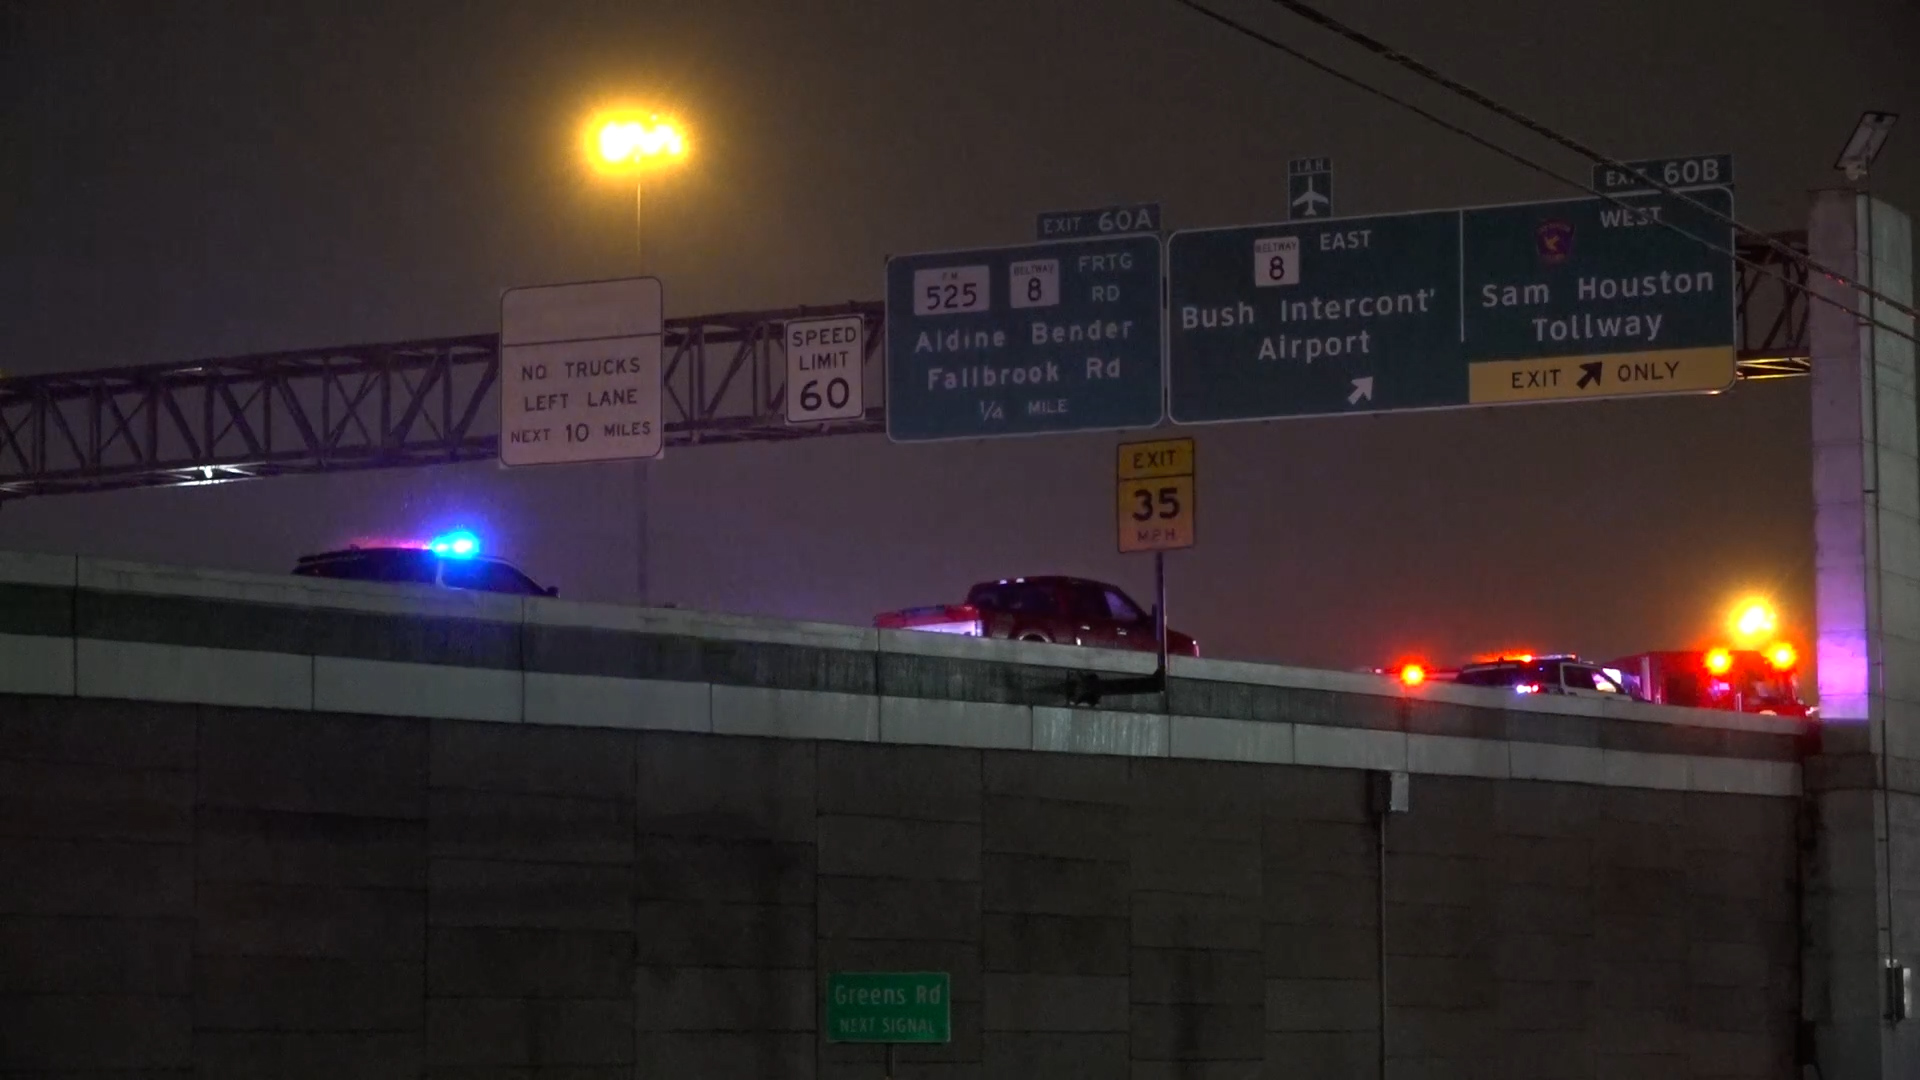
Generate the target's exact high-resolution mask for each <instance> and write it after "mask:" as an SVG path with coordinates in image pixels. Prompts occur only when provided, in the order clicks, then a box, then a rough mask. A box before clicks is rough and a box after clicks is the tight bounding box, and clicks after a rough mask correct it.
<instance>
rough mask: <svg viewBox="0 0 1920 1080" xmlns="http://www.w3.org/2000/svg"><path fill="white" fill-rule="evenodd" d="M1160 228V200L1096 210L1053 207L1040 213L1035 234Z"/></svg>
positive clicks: (1044, 236) (1063, 237) (1061, 237)
mask: <svg viewBox="0 0 1920 1080" xmlns="http://www.w3.org/2000/svg"><path fill="white" fill-rule="evenodd" d="M1159 231H1160V204H1159V203H1134V204H1131V205H1128V206H1103V207H1101V208H1099V209H1097V210H1053V211H1049V212H1047V213H1044V214H1041V215H1039V216H1037V217H1036V218H1035V219H1034V222H1033V235H1034V237H1035V238H1036V239H1040V240H1066V239H1069V238H1072V237H1076V236H1113V235H1116V234H1119V233H1152V232H1159Z"/></svg>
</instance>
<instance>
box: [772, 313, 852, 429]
mask: <svg viewBox="0 0 1920 1080" xmlns="http://www.w3.org/2000/svg"><path fill="white" fill-rule="evenodd" d="M866 355H867V323H866V320H865V319H863V318H861V317H860V316H858V315H844V316H841V317H839V318H833V319H798V320H795V321H793V322H790V323H788V324H787V423H789V424H813V423H819V422H820V421H822V420H857V419H859V418H860V417H861V416H863V415H865V414H866V411H867V405H866V402H865V401H864V400H863V399H862V395H861V393H860V391H861V372H862V370H863V369H862V366H861V361H862V360H863V359H864V358H865V357H866Z"/></svg>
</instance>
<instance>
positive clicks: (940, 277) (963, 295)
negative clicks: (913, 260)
mask: <svg viewBox="0 0 1920 1080" xmlns="http://www.w3.org/2000/svg"><path fill="white" fill-rule="evenodd" d="M991 273H992V272H991V271H990V270H989V269H988V268H987V267H985V266H942V267H936V268H934V269H932V270H915V271H914V272H913V313H914V314H915V315H961V314H967V313H970V312H976V311H986V310H988V309H989V308H991V307H992V306H993V298H992V295H991V293H992V290H991V288H990V286H991V284H992V281H991Z"/></svg>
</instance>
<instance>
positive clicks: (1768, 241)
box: [1269, 0, 1920, 318]
mask: <svg viewBox="0 0 1920 1080" xmlns="http://www.w3.org/2000/svg"><path fill="white" fill-rule="evenodd" d="M1269 2H1270V3H1274V4H1278V5H1279V6H1281V7H1283V8H1286V9H1287V10H1288V11H1290V12H1292V13H1293V14H1295V15H1297V16H1299V17H1300V18H1302V19H1305V20H1307V21H1308V22H1310V23H1313V24H1314V25H1315V26H1318V27H1320V28H1321V29H1323V30H1327V31H1329V32H1331V33H1334V34H1337V35H1339V36H1340V37H1343V38H1345V39H1346V40H1348V41H1350V42H1352V43H1353V44H1355V45H1358V46H1360V47H1361V48H1363V49H1365V50H1367V51H1368V52H1370V53H1373V54H1374V55H1375V56H1378V57H1380V58H1381V59H1383V60H1386V61H1387V62H1389V63H1392V64H1396V65H1398V66H1400V67H1403V68H1405V69H1406V70H1408V71H1411V72H1413V73H1414V74H1415V75H1418V76H1420V77H1421V78H1423V79H1426V80H1427V81H1428V82H1431V83H1434V84H1436V85H1438V86H1441V87H1444V88H1445V89H1447V90H1450V91H1452V92H1453V93H1455V94H1458V95H1460V96H1461V97H1463V98H1466V99H1467V100H1468V101H1470V102H1472V103H1474V104H1475V105H1478V106H1480V107H1481V108H1483V109H1486V110H1488V111H1490V112H1492V113H1494V114H1495V115H1497V116H1499V117H1501V118H1502V119H1505V120H1509V121H1511V122H1513V123H1515V124H1518V125H1520V126H1521V127H1523V128H1526V129H1527V130H1528V131H1531V132H1533V133H1534V134H1535V135H1538V136H1540V137H1541V138H1543V139H1546V140H1547V141H1549V142H1551V143H1553V144H1554V145H1556V146H1559V147H1561V148H1563V149H1566V150H1571V151H1572V152H1574V153H1576V154H1579V155H1580V156H1581V157H1584V158H1586V159H1587V160H1588V161H1591V162H1593V163H1594V164H1596V165H1604V166H1606V167H1608V168H1612V169H1618V170H1620V171H1621V172H1624V173H1628V174H1630V175H1639V176H1641V178H1642V179H1644V180H1646V181H1647V182H1648V183H1649V184H1650V185H1651V186H1652V187H1654V188H1655V189H1656V190H1658V191H1659V192H1660V193H1661V194H1663V195H1668V196H1671V197H1674V198H1678V199H1681V200H1683V201H1685V202H1687V203H1690V204H1692V205H1693V206H1694V207H1696V208H1698V209H1700V210H1703V211H1705V212H1706V213H1708V214H1710V215H1712V216H1713V217H1714V218H1716V219H1718V220H1719V221H1721V222H1722V223H1723V224H1726V225H1731V226H1732V227H1733V228H1734V229H1735V230H1737V231H1738V232H1740V233H1744V234H1746V235H1747V236H1749V237H1752V238H1754V239H1757V240H1759V241H1760V242H1762V243H1764V244H1765V245H1766V246H1767V247H1769V248H1772V249H1773V250H1774V251H1775V252H1777V253H1779V254H1781V255H1784V256H1786V257H1787V258H1790V259H1794V260H1796V261H1800V262H1804V263H1805V264H1806V265H1807V267H1808V269H1810V270H1815V271H1818V272H1819V273H1821V274H1823V275H1825V276H1826V277H1829V278H1832V279H1833V280H1834V281H1837V282H1839V283H1840V284H1842V285H1845V286H1847V287H1848V288H1850V289H1853V290H1854V291H1856V292H1858V293H1860V294H1862V295H1863V296H1867V297H1870V298H1872V299H1874V300H1877V301H1879V302H1880V303H1883V304H1886V305H1888V306H1889V307H1892V308H1893V309H1894V310H1896V311H1899V312H1901V313H1902V314H1904V315H1908V316H1912V317H1916V318H1920V312H1916V311H1915V310H1914V309H1913V308H1912V307H1910V306H1908V305H1906V304H1903V303H1901V302H1900V301H1898V300H1895V299H1893V298H1892V297H1890V296H1886V295H1884V294H1882V293H1880V292H1877V291H1875V290H1874V289H1873V288H1872V287H1871V286H1868V285H1865V284H1863V283H1861V282H1858V281H1854V280H1853V279H1851V278H1849V277H1847V276H1846V275H1844V274H1841V273H1840V272H1839V271H1837V270H1834V269H1832V268H1831V267H1827V266H1822V265H1820V264H1819V263H1817V262H1815V261H1813V259H1812V258H1811V257H1809V256H1808V255H1806V254H1805V253H1803V252H1799V251H1795V250H1794V249H1793V248H1791V247H1789V246H1788V245H1786V244H1783V243H1781V242H1780V241H1779V240H1776V239H1774V238H1773V237H1771V236H1768V235H1767V234H1766V233H1763V232H1761V231H1759V230H1758V229H1753V228H1749V227H1748V226H1746V225H1742V224H1741V223H1740V222H1739V221H1738V220H1737V219H1735V218H1734V217H1733V216H1731V215H1729V214H1722V213H1721V212H1720V211H1718V210H1715V209H1714V208H1713V207H1711V206H1708V205H1706V204H1705V203H1702V202H1700V201H1699V200H1697V199H1694V198H1692V197H1691V196H1688V195H1685V194H1683V193H1681V192H1679V191H1677V190H1675V189H1674V188H1672V187H1670V186H1668V185H1666V184H1663V183H1661V182H1660V181H1659V180H1657V179H1655V178H1653V177H1651V176H1646V175H1644V174H1636V173H1634V172H1633V170H1632V169H1629V168H1627V166H1626V164H1625V163H1623V162H1620V161H1616V160H1614V159H1613V158H1612V157H1610V156H1608V155H1607V154H1605V153H1602V152H1601V151H1599V150H1595V149H1594V148H1592V147H1590V146H1587V145H1586V144H1584V143H1582V142H1580V141H1579V140H1577V139H1574V138H1572V137H1570V136H1567V135H1563V134H1561V133H1560V132H1558V131H1556V130H1554V129H1553V128H1551V127H1548V126H1547V125H1546V124H1543V123H1541V122H1540V121H1538V120H1535V119H1533V118H1532V117H1530V116H1528V115H1526V114H1525V113H1522V112H1520V111H1519V110H1517V109H1513V108H1509V107H1508V106H1506V105H1502V104H1501V103H1500V102H1498V101H1495V100H1494V99H1493V98H1490V97H1488V96H1487V95H1485V94H1483V93H1481V92H1480V91H1478V90H1475V89H1473V88H1472V87H1470V86H1468V85H1466V84H1465V83H1462V82H1460V81H1459V80H1457V79H1454V78H1451V77H1449V76H1447V75H1445V74H1444V73H1442V72H1440V71H1437V70H1435V69H1434V68H1432V67H1430V66H1428V65H1426V64H1423V63H1421V62H1420V61H1419V60H1417V59H1415V58H1413V57H1412V56H1409V55H1407V54H1406V53H1404V52H1401V51H1400V50H1398V49H1396V48H1394V47H1393V46H1391V45H1388V44H1387V43H1386V42H1384V41H1381V40H1380V39H1379V38H1376V37H1373V36H1371V35H1369V34H1367V33H1366V32H1365V31H1362V30H1360V29H1358V28H1356V27H1352V26H1348V25H1347V24H1346V23H1343V22H1341V21H1340V20H1338V19H1336V18H1334V17H1333V16H1331V15H1328V14H1326V13H1325V12H1323V11H1321V10H1319V9H1318V8H1316V7H1314V6H1313V5H1311V4H1308V3H1305V2H1304V0H1269Z"/></svg>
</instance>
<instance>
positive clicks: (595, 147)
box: [588, 111, 687, 274]
mask: <svg viewBox="0 0 1920 1080" xmlns="http://www.w3.org/2000/svg"><path fill="white" fill-rule="evenodd" d="M588 133H589V146H588V157H589V159H590V160H591V161H592V162H593V164H594V167H595V168H596V169H597V170H598V171H599V172H601V173H603V174H605V175H609V176H617V177H627V178H631V179H632V180H633V231H634V251H635V254H636V255H637V256H638V257H639V259H640V272H641V273H643V274H644V273H646V270H647V266H646V184H645V179H644V178H645V175H646V173H647V171H648V170H650V169H654V168H658V167H661V166H665V165H671V164H674V163H676V162H678V161H681V160H683V159H684V158H685V157H686V155H687V138H686V135H685V133H684V132H682V131H681V129H680V126H679V125H678V124H676V123H674V122H673V120H672V119H671V118H668V117H663V116H661V115H660V114H658V113H638V112H627V111H621V112H611V113H602V114H601V115H600V116H597V117H595V118H594V120H593V122H592V123H591V124H589V125H588Z"/></svg>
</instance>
